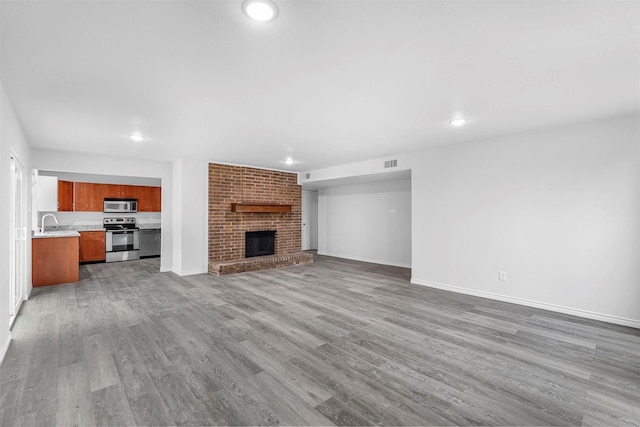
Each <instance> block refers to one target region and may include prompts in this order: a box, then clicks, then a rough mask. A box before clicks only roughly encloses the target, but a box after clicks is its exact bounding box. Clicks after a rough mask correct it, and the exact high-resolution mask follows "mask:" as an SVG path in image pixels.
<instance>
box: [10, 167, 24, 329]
mask: <svg viewBox="0 0 640 427" xmlns="http://www.w3.org/2000/svg"><path fill="white" fill-rule="evenodd" d="M10 170H11V191H10V193H11V194H10V195H9V197H10V199H9V203H10V223H11V242H12V247H11V251H10V261H9V262H10V270H11V272H10V273H11V274H10V276H11V277H10V280H11V286H10V298H9V324H10V325H12V324H13V322H14V320H15V318H16V315H17V314H18V310H19V309H20V304H22V301H23V300H24V298H25V294H26V288H27V287H26V284H27V251H26V249H27V206H26V184H25V179H24V178H25V169H24V166H22V164H21V163H20V161H19V160H18V159H17V158H16V157H15V156H14V155H12V156H11V168H10Z"/></svg>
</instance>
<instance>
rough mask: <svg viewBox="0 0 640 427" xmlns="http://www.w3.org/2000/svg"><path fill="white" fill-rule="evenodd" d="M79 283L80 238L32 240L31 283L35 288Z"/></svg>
mask: <svg viewBox="0 0 640 427" xmlns="http://www.w3.org/2000/svg"><path fill="white" fill-rule="evenodd" d="M77 281H78V237H51V238H43V239H32V240H31V282H32V283H33V286H34V287H35V286H48V285H59V284H61V283H71V282H77Z"/></svg>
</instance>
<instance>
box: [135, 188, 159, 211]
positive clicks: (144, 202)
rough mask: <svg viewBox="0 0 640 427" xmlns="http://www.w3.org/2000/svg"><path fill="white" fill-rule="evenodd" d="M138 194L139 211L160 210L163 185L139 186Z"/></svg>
mask: <svg viewBox="0 0 640 427" xmlns="http://www.w3.org/2000/svg"><path fill="white" fill-rule="evenodd" d="M137 194H138V197H137V199H138V211H139V212H160V210H161V209H162V207H161V187H146V186H139V187H138V191H137Z"/></svg>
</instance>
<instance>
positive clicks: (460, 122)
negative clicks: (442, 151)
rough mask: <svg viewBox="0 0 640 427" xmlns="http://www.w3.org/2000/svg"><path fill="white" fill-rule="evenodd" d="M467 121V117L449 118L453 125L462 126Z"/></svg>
mask: <svg viewBox="0 0 640 427" xmlns="http://www.w3.org/2000/svg"><path fill="white" fill-rule="evenodd" d="M466 123H467V119H465V118H462V117H456V118H455V119H451V120H449V124H450V125H451V126H462V125H464V124H466Z"/></svg>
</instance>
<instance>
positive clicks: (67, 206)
mask: <svg viewBox="0 0 640 427" xmlns="http://www.w3.org/2000/svg"><path fill="white" fill-rule="evenodd" d="M72 210H73V182H71V181H62V180H58V211H68V212H70V211H72Z"/></svg>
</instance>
